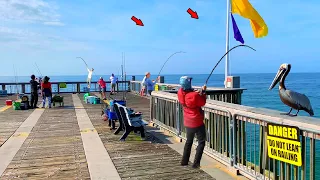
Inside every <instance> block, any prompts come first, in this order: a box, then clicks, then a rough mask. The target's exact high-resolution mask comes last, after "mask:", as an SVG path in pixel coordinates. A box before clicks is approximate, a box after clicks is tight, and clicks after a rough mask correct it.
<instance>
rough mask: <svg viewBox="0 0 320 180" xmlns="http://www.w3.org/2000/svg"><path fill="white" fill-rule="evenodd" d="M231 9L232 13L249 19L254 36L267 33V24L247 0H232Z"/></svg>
mask: <svg viewBox="0 0 320 180" xmlns="http://www.w3.org/2000/svg"><path fill="white" fill-rule="evenodd" d="M231 9H232V13H234V14H239V15H240V16H242V17H244V18H247V19H249V20H250V24H251V28H252V31H253V33H254V37H256V38H261V37H263V36H266V35H268V26H267V25H266V23H265V22H264V20H263V19H262V17H261V16H260V15H259V13H258V12H257V11H256V10H255V9H254V8H253V7H252V5H251V4H250V3H249V1H248V0H232V6H231Z"/></svg>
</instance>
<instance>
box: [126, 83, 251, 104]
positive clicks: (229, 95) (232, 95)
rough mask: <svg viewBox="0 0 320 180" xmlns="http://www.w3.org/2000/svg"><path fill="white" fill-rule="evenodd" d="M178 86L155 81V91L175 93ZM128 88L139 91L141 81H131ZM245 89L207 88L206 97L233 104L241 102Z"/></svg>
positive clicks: (137, 92) (197, 87)
mask: <svg viewBox="0 0 320 180" xmlns="http://www.w3.org/2000/svg"><path fill="white" fill-rule="evenodd" d="M193 87H194V88H195V89H200V88H201V87H200V86H193ZM179 88H180V85H179V84H167V83H157V84H156V87H155V91H165V92H170V93H175V94H176V93H177V91H178V89H179ZM130 90H131V92H134V93H136V94H139V93H140V90H141V81H131V83H130ZM244 90H245V89H243V88H213V87H208V88H207V98H208V99H213V100H218V101H223V102H229V103H234V104H241V95H242V92H243V91H244Z"/></svg>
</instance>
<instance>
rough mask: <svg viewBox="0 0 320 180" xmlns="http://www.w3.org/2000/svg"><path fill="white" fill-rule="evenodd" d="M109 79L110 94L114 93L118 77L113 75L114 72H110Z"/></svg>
mask: <svg viewBox="0 0 320 180" xmlns="http://www.w3.org/2000/svg"><path fill="white" fill-rule="evenodd" d="M110 81H111V93H110V94H115V93H116V85H117V81H118V78H117V77H115V76H114V74H111V76H110Z"/></svg>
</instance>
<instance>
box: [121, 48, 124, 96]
mask: <svg viewBox="0 0 320 180" xmlns="http://www.w3.org/2000/svg"><path fill="white" fill-rule="evenodd" d="M121 58H122V59H121V61H122V62H121V74H122V78H121V80H122V83H121V84H122V100H123V101H124V92H123V89H124V87H123V85H124V84H123V58H124V54H123V53H122V57H121Z"/></svg>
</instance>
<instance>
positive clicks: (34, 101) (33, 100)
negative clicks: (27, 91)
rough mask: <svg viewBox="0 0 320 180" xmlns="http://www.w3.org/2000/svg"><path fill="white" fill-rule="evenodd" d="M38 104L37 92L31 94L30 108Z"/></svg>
mask: <svg viewBox="0 0 320 180" xmlns="http://www.w3.org/2000/svg"><path fill="white" fill-rule="evenodd" d="M37 104H38V92H32V93H31V100H30V107H32V108H35V107H37Z"/></svg>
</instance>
